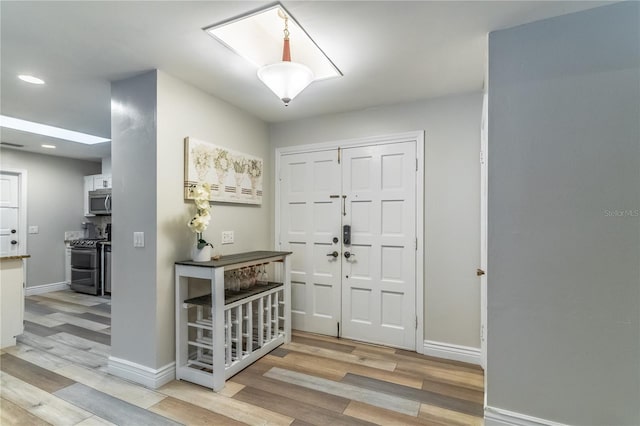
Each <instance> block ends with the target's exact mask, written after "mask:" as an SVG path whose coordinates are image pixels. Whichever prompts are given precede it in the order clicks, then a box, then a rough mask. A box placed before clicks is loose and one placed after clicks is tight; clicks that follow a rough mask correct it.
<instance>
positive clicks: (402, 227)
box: [279, 141, 417, 349]
mask: <svg viewBox="0 0 640 426" xmlns="http://www.w3.org/2000/svg"><path fill="white" fill-rule="evenodd" d="M339 157H340V160H339V159H338V158H339ZM280 166H281V168H280V182H279V185H280V236H279V243H280V248H281V249H282V250H289V251H292V252H293V255H292V268H291V288H292V309H291V312H292V321H293V322H292V324H293V328H295V329H298V330H304V331H309V332H314V333H321V334H327V335H333V336H336V335H338V336H341V337H346V338H350V339H355V340H361V341H366V342H370V343H378V344H384V345H389V346H394V347H400V348H406V349H415V341H416V335H415V333H416V322H417V321H416V244H417V243H416V143H415V141H410V142H401V143H389V144H379V145H370V146H358V147H348V148H343V149H341V150H340V151H339V152H338V150H335V149H334V150H330V151H317V152H305V153H298V154H288V155H282V156H281V157H280ZM346 227H350V230H349V229H347V234H348V235H345V228H346ZM349 231H350V232H349Z"/></svg>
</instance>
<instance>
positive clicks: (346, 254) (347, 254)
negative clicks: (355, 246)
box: [344, 251, 356, 259]
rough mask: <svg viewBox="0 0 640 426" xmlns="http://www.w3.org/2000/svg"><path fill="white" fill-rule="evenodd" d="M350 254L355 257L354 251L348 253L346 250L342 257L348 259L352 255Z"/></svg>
mask: <svg viewBox="0 0 640 426" xmlns="http://www.w3.org/2000/svg"><path fill="white" fill-rule="evenodd" d="M352 256H353V257H355V256H356V254H355V253H349V252H348V251H345V252H344V258H345V259H348V258H350V257H352Z"/></svg>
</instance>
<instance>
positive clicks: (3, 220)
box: [0, 172, 20, 256]
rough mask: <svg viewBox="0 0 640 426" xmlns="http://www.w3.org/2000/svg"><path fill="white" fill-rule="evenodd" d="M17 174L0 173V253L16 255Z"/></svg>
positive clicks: (17, 239) (17, 215)
mask: <svg viewBox="0 0 640 426" xmlns="http://www.w3.org/2000/svg"><path fill="white" fill-rule="evenodd" d="M18 184H19V181H18V175H17V174H14V173H6V172H2V173H0V255H2V256H11V255H16V254H18V253H19V251H20V240H19V238H18V235H19V232H18V225H19V223H18V220H19V217H20V216H19V214H18V213H19V204H18V201H19V195H18V194H19V192H18V188H19V187H18Z"/></svg>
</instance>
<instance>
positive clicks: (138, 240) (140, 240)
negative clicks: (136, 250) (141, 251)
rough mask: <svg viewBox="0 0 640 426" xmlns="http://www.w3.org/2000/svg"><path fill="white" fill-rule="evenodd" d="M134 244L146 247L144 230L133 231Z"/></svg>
mask: <svg viewBox="0 0 640 426" xmlns="http://www.w3.org/2000/svg"><path fill="white" fill-rule="evenodd" d="M133 246H134V247H144V232H134V233H133Z"/></svg>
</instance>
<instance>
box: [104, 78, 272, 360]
mask: <svg viewBox="0 0 640 426" xmlns="http://www.w3.org/2000/svg"><path fill="white" fill-rule="evenodd" d="M112 101H113V102H114V105H115V108H114V109H113V112H112V131H111V135H112V138H113V142H112V157H111V159H112V170H113V194H114V198H116V199H118V200H122V201H119V202H118V203H116V206H114V211H113V216H112V222H113V226H114V234H113V245H114V249H113V250H114V253H113V281H114V284H113V285H114V291H113V302H112V318H113V320H112V321H113V322H112V329H113V331H112V355H113V356H114V357H117V358H121V359H125V360H127V361H131V362H134V363H137V364H141V365H143V366H146V367H149V368H152V369H158V368H161V367H163V366H166V365H167V364H169V363H171V362H172V361H173V360H174V359H175V346H174V328H175V325H174V324H175V323H174V309H175V308H174V262H176V261H178V260H183V259H187V258H189V257H190V250H191V247H192V246H193V244H194V240H195V237H194V234H193V233H192V232H191V230H190V229H189V228H188V227H187V221H188V220H189V218H190V217H191V215H192V214H193V212H194V206H193V203H186V202H185V201H184V192H183V191H184V190H183V182H184V138H185V137H186V136H191V137H195V138H197V139H201V140H205V141H210V142H212V143H216V144H219V145H222V146H226V147H229V148H232V149H236V150H238V151H242V152H246V153H248V154H252V155H255V156H260V157H263V158H265V159H266V158H267V157H268V151H269V143H268V129H267V126H266V124H265V123H264V122H262V121H261V120H259V119H257V118H255V117H253V116H251V115H249V114H247V113H246V112H244V111H242V110H239V109H237V108H235V107H233V106H231V105H229V104H227V103H225V102H223V101H221V100H219V99H217V98H214V97H212V96H210V95H208V94H206V93H204V92H202V91H200V90H198V89H196V88H194V87H192V86H189V85H187V84H185V83H183V82H182V81H180V80H177V79H175V78H173V77H171V76H169V75H167V74H165V73H163V72H161V71H152V72H149V73H146V74H144V75H142V76H139V77H135V78H131V79H128V80H124V81H119V82H115V83H113V85H112ZM264 179H265V181H267V180H270V179H271V172H270V170H269V169H267V170H266V171H265V176H264ZM271 198H272V195H270V194H269V193H266V194H265V198H264V199H263V205H262V206H248V205H231V204H214V205H213V206H212V210H211V213H212V221H211V224H210V225H209V228H208V229H207V230H206V231H205V233H204V237H205V239H207V240H208V241H211V242H213V243H214V245H215V249H214V252H217V253H220V252H221V253H222V254H229V253H233V252H240V251H248V250H259V249H265V248H269V247H270V245H269V243H270V239H269V230H270V228H269V212H270V211H271V209H272V206H271ZM222 230H233V231H235V244H232V245H225V246H224V247H221V245H220V237H221V235H220V234H221V231H222ZM134 231H144V232H145V242H146V247H144V248H134V247H133V232H134Z"/></svg>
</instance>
